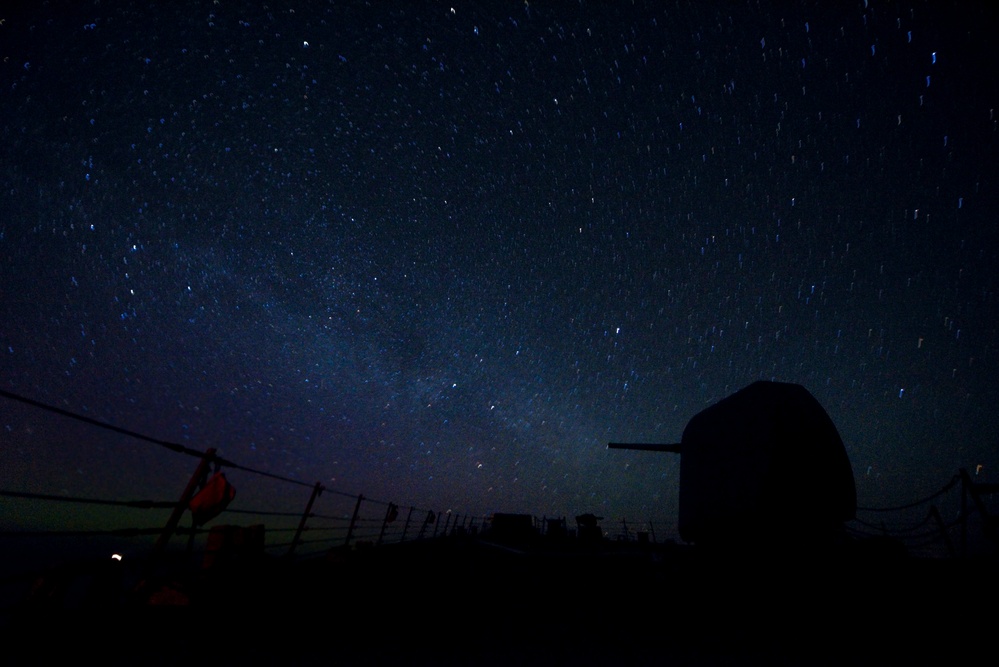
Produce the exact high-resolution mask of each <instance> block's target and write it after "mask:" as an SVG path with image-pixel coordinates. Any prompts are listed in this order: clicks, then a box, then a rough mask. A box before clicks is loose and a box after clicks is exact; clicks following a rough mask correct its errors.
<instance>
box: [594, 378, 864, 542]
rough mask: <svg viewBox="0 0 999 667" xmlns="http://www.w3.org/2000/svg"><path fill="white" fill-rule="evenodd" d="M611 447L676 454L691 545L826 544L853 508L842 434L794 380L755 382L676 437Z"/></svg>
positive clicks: (684, 529)
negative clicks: (672, 440)
mask: <svg viewBox="0 0 999 667" xmlns="http://www.w3.org/2000/svg"><path fill="white" fill-rule="evenodd" d="M608 446H609V447H610V448H612V449H637V450H645V451H656V452H673V453H678V454H680V506H679V522H678V524H679V525H678V529H679V532H680V537H681V538H683V540H684V541H686V542H691V543H694V544H704V545H715V546H721V545H735V544H746V543H751V544H760V543H769V544H774V543H780V544H788V543H805V542H807V543H819V544H829V543H831V542H833V541H835V540H837V539H839V537H840V536H841V535H842V533H843V531H844V523H845V522H846V521H849V520H850V519H853V518H854V517H855V515H856V511H857V492H856V485H855V482H854V477H853V468H852V467H851V465H850V460H849V458H848V457H847V454H846V449H845V448H844V446H843V441H842V439H841V438H840V436H839V432H838V431H837V430H836V426H835V425H834V424H833V422H832V419H830V417H829V415H828V414H827V413H826V411H825V409H823V407H822V405H821V404H820V403H819V402H818V401H817V400H816V399H815V397H814V396H812V394H810V393H809V392H808V390H806V389H805V388H804V387H802V386H801V385H798V384H790V383H783V382H763V381H761V382H754V383H753V384H751V385H749V386H747V387H745V388H743V389H741V390H739V391H737V392H736V393H734V394H732V395H731V396H728V397H727V398H724V399H722V400H720V401H718V402H717V403H715V404H713V405H711V406H709V407H708V408H705V409H704V410H702V411H701V412H699V413H697V414H696V415H694V416H693V417H692V418H691V419H690V421H689V422H688V423H687V426H686V428H685V429H684V431H683V437H682V438H681V441H680V442H679V443H676V444H637V443H636V444H631V443H627V444H626V443H610V444H609V445H608Z"/></svg>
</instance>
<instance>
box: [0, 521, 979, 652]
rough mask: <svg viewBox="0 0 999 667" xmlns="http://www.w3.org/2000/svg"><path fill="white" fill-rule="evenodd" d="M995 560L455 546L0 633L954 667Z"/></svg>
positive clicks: (344, 555)
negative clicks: (947, 665) (928, 661)
mask: <svg viewBox="0 0 999 667" xmlns="http://www.w3.org/2000/svg"><path fill="white" fill-rule="evenodd" d="M993 566H994V561H942V560H941V561H926V560H915V559H905V558H898V557H893V556H874V555H872V554H870V553H864V554H856V555H853V556H847V557H837V558H836V559H835V560H834V559H830V558H827V557H815V556H812V557H805V556H801V555H798V556H795V557H793V558H792V557H790V556H788V557H781V556H774V557H770V558H767V559H755V558H733V557H727V556H722V555H719V556H715V557H710V556H706V555H704V554H701V553H697V552H696V551H694V550H693V549H689V548H686V547H680V546H677V545H656V546H650V545H644V546H641V545H636V544H634V543H630V544H618V543H611V542H601V543H599V544H596V545H590V546H586V547H581V546H578V545H574V546H569V545H563V546H557V545H555V546H553V545H551V544H540V543H537V544H533V545H514V546H513V547H511V546H509V545H496V544H491V543H489V542H486V541H484V540H480V539H471V538H467V539H465V538H448V539H438V540H427V541H425V542H420V543H410V544H403V545H393V546H389V547H378V548H370V549H362V550H356V551H350V552H334V553H331V554H330V555H329V556H328V557H325V558H318V559H313V560H309V561H302V562H298V563H294V564H289V563H283V562H280V561H262V562H257V563H252V564H245V565H244V566H233V567H230V568H228V569H227V570H217V571H216V572H214V573H213V574H211V575H209V574H207V573H204V572H201V573H190V574H189V575H188V576H178V577H174V578H171V579H164V580H163V581H162V582H161V583H164V584H169V586H167V587H166V588H162V589H161V593H162V591H163V590H169V591H175V592H178V593H182V594H183V596H184V597H185V598H186V599H187V600H188V604H186V605H180V606H171V605H167V604H161V605H149V604H129V603H127V602H126V603H124V604H122V603H120V602H119V601H118V600H114V601H110V600H104V601H103V602H101V601H100V600H97V601H91V603H90V604H89V605H88V606H85V607H81V608H79V609H71V610H59V611H53V610H51V609H28V608H25V609H23V610H21V611H20V612H19V613H18V614H17V615H16V616H15V617H14V619H13V620H12V622H11V623H10V624H9V625H8V627H7V628H5V632H6V633H7V634H8V635H10V639H12V640H16V641H17V644H18V645H20V646H25V647H31V649H30V651H28V653H27V654H26V656H25V657H24V659H23V660H22V662H21V663H20V664H51V663H52V660H54V659H61V658H64V657H71V658H73V659H74V660H81V659H89V660H99V661H100V663H93V664H103V665H129V664H162V665H168V664H169V665H172V664H204V665H209V664H210V665H237V664H302V665H313V664H347V665H359V664H453V665H459V664H461V665H478V664H489V665H493V664H495V665H500V664H511V663H519V664H546V665H557V664H566V665H569V664H572V665H599V664H681V665H683V664H712V665H716V664H746V663H747V662H759V661H766V662H768V663H769V664H789V665H790V664H879V663H882V662H884V661H886V660H887V661H897V660H899V659H911V658H917V657H918V658H924V659H925V658H926V657H927V656H931V655H932V656H934V657H939V658H946V659H947V660H949V661H951V664H954V661H961V660H962V659H964V658H969V657H970V656H971V655H972V654H973V653H974V652H975V651H977V650H978V649H977V648H976V647H978V646H980V644H981V643H982V642H986V641H987V640H988V638H989V637H990V636H991V635H990V634H989V633H990V629H989V627H988V624H987V620H988V615H987V614H985V613H982V612H979V611H977V610H976V607H977V602H978V601H992V600H994V599H995V594H996V592H997V586H996V581H995V579H996V575H995V573H994V570H995V568H994V567H993ZM160 598H161V599H164V600H166V599H169V596H165V595H162V594H161V595H160ZM8 645H10V644H8Z"/></svg>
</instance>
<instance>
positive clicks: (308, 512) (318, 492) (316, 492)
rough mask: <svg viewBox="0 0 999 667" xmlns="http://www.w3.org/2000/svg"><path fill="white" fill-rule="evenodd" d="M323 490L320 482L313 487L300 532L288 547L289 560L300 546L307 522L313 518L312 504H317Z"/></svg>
mask: <svg viewBox="0 0 999 667" xmlns="http://www.w3.org/2000/svg"><path fill="white" fill-rule="evenodd" d="M323 490H324V487H323V485H322V484H320V483H319V482H316V485H315V486H314V487H312V495H311V496H309V502H308V504H307V505H306V506H305V513H304V514H302V520H301V521H299V522H298V530H296V531H295V537H294V538H293V539H292V540H291V546H290V547H288V553H287V554H286V556H287V557H288V558H291V556H292V555H293V554H294V553H295V547H297V546H298V541H299V540H300V539H301V538H302V531H304V530H305V522H306V521H307V520H308V518H309V517H310V516H312V504H313V503H315V502H316V498H318V497H319V496H320V495H322V493H323Z"/></svg>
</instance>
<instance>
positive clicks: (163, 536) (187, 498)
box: [153, 447, 215, 560]
mask: <svg viewBox="0 0 999 667" xmlns="http://www.w3.org/2000/svg"><path fill="white" fill-rule="evenodd" d="M214 460H215V448H214V447H212V448H209V449H207V450H205V455H204V456H202V457H201V461H199V462H198V467H197V469H196V470H195V471H194V474H193V475H191V479H190V480H188V482H187V487H185V488H184V493H182V494H181V496H180V500H178V501H177V504H176V505H175V506H174V508H173V512H171V513H170V518H169V519H167V522H166V525H165V526H163V532H161V533H160V536H159V537H158V538H157V539H156V544H155V545H154V546H153V559H154V560H155V559H156V558H157V557H159V555H160V554H161V553H162V552H163V550H164V549H165V548H166V545H167V542H169V541H170V538H171V537H172V536H173V534H174V532H175V531H176V530H177V524H178V523H180V517H182V516H184V512H185V511H186V510H187V506H188V505H189V504H190V502H191V498H193V497H194V492H195V490H196V489H197V488H198V484H200V483H201V480H203V479H205V477H206V475H207V473H208V466H209V465H210V464H211V462H212V461H214Z"/></svg>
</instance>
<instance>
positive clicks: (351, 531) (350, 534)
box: [343, 493, 364, 547]
mask: <svg viewBox="0 0 999 667" xmlns="http://www.w3.org/2000/svg"><path fill="white" fill-rule="evenodd" d="M362 502H364V494H360V493H359V494H357V504H356V505H354V516H352V517H350V526H349V527H348V528H347V539H346V540H344V542H343V546H344V547H349V546H350V539H351V538H352V537H353V536H354V526H356V525H357V515H358V514H360V513H361V503H362Z"/></svg>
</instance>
